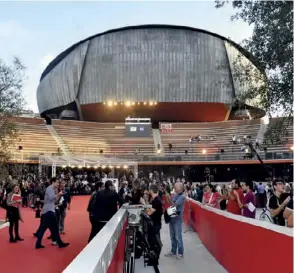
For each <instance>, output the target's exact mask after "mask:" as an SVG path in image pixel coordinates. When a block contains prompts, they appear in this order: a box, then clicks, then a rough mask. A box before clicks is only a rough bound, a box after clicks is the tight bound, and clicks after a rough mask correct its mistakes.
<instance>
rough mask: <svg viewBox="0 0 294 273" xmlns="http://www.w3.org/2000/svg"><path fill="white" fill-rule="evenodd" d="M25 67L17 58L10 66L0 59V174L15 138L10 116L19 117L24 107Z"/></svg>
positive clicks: (14, 127) (15, 132)
mask: <svg viewBox="0 0 294 273" xmlns="http://www.w3.org/2000/svg"><path fill="white" fill-rule="evenodd" d="M24 80H25V67H24V66H23V64H22V63H21V61H20V60H19V59H18V58H16V57H15V58H14V60H13V62H12V64H11V65H7V64H5V63H4V62H3V61H2V60H1V59H0V172H1V173H2V174H3V173H5V169H4V165H5V163H6V162H7V160H8V159H9V151H8V148H9V147H10V146H11V145H13V142H14V140H15V138H16V137H17V128H16V126H15V124H14V123H13V122H11V119H10V118H11V117H12V116H17V115H19V114H20V113H21V112H22V110H23V107H24V97H23V83H24Z"/></svg>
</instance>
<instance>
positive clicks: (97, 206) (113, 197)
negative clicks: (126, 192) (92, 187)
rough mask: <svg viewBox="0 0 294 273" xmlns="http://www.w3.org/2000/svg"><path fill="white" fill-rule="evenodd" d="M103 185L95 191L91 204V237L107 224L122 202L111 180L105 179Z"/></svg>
mask: <svg viewBox="0 0 294 273" xmlns="http://www.w3.org/2000/svg"><path fill="white" fill-rule="evenodd" d="M104 186H105V189H104V190H102V191H98V192H97V194H96V198H95V203H94V204H93V210H92V214H93V222H94V227H93V228H94V230H93V238H94V237H95V236H96V235H97V233H98V232H99V231H100V230H101V229H102V228H103V227H104V226H105V225H106V224H107V222H108V221H109V220H110V219H111V218H112V216H113V215H114V214H115V213H116V212H117V210H118V207H120V206H121V205H122V203H123V201H122V199H121V197H120V196H119V195H118V193H117V192H116V191H115V190H114V186H113V182H112V181H111V180H107V181H106V182H105V184H104Z"/></svg>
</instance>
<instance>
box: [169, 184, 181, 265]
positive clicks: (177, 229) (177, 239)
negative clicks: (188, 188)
mask: <svg viewBox="0 0 294 273" xmlns="http://www.w3.org/2000/svg"><path fill="white" fill-rule="evenodd" d="M174 190H175V194H174V195H173V197H172V199H171V200H170V201H171V205H174V206H175V207H176V208H177V212H178V216H176V217H173V218H171V219H170V223H169V232H170V239H171V251H170V252H169V253H167V254H166V255H165V256H166V257H177V259H179V260H181V259H183V257H184V245H183V236H182V225H183V212H184V203H185V199H186V197H185V195H184V187H183V184H182V183H181V182H177V183H175V186H174Z"/></svg>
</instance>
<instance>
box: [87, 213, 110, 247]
mask: <svg viewBox="0 0 294 273" xmlns="http://www.w3.org/2000/svg"><path fill="white" fill-rule="evenodd" d="M90 222H91V226H92V227H91V233H90V237H89V240H88V243H90V242H91V240H92V239H93V238H94V237H95V236H96V235H97V234H98V233H99V231H100V230H101V229H102V228H104V226H105V225H106V224H107V222H100V221H97V220H96V219H94V217H93V216H90Z"/></svg>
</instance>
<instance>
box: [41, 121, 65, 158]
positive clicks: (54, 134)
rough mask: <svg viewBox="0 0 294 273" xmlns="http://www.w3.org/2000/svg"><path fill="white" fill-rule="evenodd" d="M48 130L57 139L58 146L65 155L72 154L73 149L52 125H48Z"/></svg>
mask: <svg viewBox="0 0 294 273" xmlns="http://www.w3.org/2000/svg"><path fill="white" fill-rule="evenodd" d="M46 127H47V129H48V131H49V132H50V134H51V135H52V137H53V138H54V140H55V141H56V143H57V145H58V147H59V148H60V150H61V152H62V154H63V155H71V151H70V149H69V148H68V146H67V145H66V144H65V143H64V141H63V139H62V138H61V137H60V136H59V135H58V134H57V132H56V131H55V129H54V127H53V126H52V125H46Z"/></svg>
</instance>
